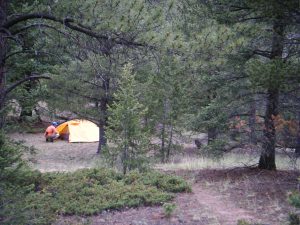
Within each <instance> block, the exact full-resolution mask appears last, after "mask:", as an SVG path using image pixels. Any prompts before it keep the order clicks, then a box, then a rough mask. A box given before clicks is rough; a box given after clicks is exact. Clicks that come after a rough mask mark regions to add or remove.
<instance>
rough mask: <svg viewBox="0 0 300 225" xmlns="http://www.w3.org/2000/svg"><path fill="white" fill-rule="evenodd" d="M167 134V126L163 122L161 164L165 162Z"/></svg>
mask: <svg viewBox="0 0 300 225" xmlns="http://www.w3.org/2000/svg"><path fill="white" fill-rule="evenodd" d="M165 132H166V124H165V123H164V122H163V124H162V128H161V134H160V135H161V147H160V154H161V162H162V163H164V162H165V135H166V134H165Z"/></svg>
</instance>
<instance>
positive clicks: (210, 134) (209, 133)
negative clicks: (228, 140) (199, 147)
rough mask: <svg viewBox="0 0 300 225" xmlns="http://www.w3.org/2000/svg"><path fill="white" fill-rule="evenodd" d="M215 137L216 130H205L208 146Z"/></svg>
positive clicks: (213, 128)
mask: <svg viewBox="0 0 300 225" xmlns="http://www.w3.org/2000/svg"><path fill="white" fill-rule="evenodd" d="M216 137H217V129H216V128H215V127H212V128H209V129H208V130H207V139H208V144H211V143H212V142H213V141H214V140H215V139H216Z"/></svg>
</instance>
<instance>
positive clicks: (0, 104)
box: [0, 0, 7, 129]
mask: <svg viewBox="0 0 300 225" xmlns="http://www.w3.org/2000/svg"><path fill="white" fill-rule="evenodd" d="M6 12H7V1H6V0H0V27H2V25H3V24H4V22H5V21H6V16H7V15H6ZM4 32H5V31H4V30H0V129H1V128H2V127H3V126H4V116H5V115H4V102H5V97H6V96H5V68H4V66H5V57H6V53H7V41H6V38H5V33H4Z"/></svg>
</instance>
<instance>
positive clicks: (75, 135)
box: [56, 120, 99, 142]
mask: <svg viewBox="0 0 300 225" xmlns="http://www.w3.org/2000/svg"><path fill="white" fill-rule="evenodd" d="M56 129H57V131H58V132H59V135H60V137H62V138H63V139H67V140H69V142H96V141H99V127H98V126H97V125H96V124H94V123H93V122H91V121H88V120H70V121H67V122H65V123H62V124H60V125H59V126H58V127H56Z"/></svg>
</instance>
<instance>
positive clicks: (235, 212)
mask: <svg viewBox="0 0 300 225" xmlns="http://www.w3.org/2000/svg"><path fill="white" fill-rule="evenodd" d="M11 137H13V138H14V139H16V140H23V141H25V143H26V144H28V143H30V145H32V146H34V147H35V148H36V154H35V155H33V156H31V162H32V165H33V167H34V168H35V169H38V170H40V171H42V172H46V171H75V170H77V169H80V168H92V167H95V166H101V164H102V162H101V161H100V160H99V157H98V155H97V154H96V148H97V144H98V143H68V142H67V141H61V140H58V141H55V142H54V143H46V142H45V140H44V138H43V136H42V134H12V135H11ZM165 172H167V173H176V174H177V175H181V176H183V177H185V178H186V179H187V180H189V181H190V182H191V183H192V184H193V185H192V190H193V191H192V193H183V194H178V195H177V197H176V199H175V200H174V203H175V205H176V210H175V212H174V214H173V215H172V216H171V218H166V217H165V216H164V209H163V207H161V206H157V207H140V208H127V209H124V210H121V211H104V212H102V213H101V214H99V215H96V216H91V217H84V218H83V217H77V216H61V217H60V219H59V220H58V221H57V222H56V224H57V225H66V224H87V223H88V224H95V225H96V224H97V225H98V224H99V225H101V224H103V225H104V224H108V225H109V224H111V225H112V224H114V225H115V224H122V225H125V224H136V225H137V224H145V225H150V224H160V225H165V224H172V225H173V224H190V225H196V224H197V225H202V224H203V225H204V224H206V225H210V224H211V225H212V224H220V225H223V224H226V225H236V224H237V223H236V222H237V220H238V219H245V220H247V221H252V222H254V221H255V222H260V223H263V224H272V225H279V224H282V223H283V222H286V221H287V217H288V213H289V212H291V211H293V210H294V209H293V207H291V206H290V205H289V204H288V202H287V197H286V196H287V193H288V191H291V190H294V189H296V188H297V185H298V177H299V176H300V173H299V172H294V171H279V172H272V171H256V170H254V169H240V168H235V169H212V168H210V169H201V170H183V169H179V170H178V169H177V170H165Z"/></svg>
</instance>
